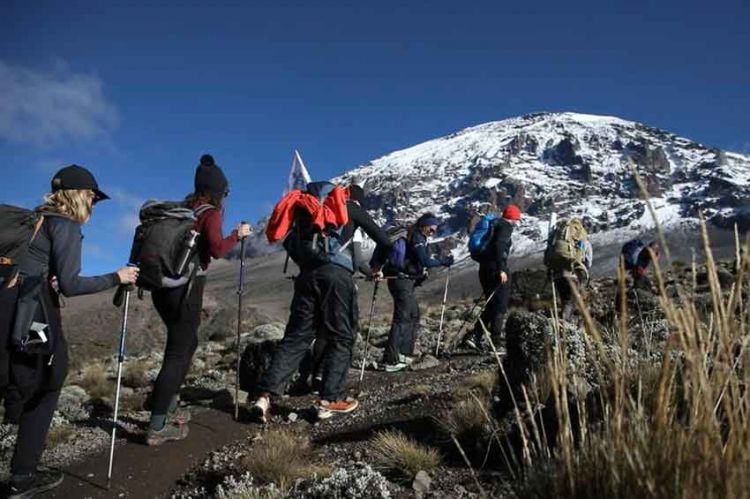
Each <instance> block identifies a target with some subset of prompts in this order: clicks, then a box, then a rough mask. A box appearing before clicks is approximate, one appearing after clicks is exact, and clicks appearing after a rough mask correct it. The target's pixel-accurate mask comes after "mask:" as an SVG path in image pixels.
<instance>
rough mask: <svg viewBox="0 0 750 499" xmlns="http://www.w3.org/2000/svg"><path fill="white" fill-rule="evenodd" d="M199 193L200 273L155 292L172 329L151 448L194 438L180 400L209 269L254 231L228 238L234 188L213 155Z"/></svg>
mask: <svg viewBox="0 0 750 499" xmlns="http://www.w3.org/2000/svg"><path fill="white" fill-rule="evenodd" d="M194 187H195V191H194V192H193V193H192V194H190V195H189V196H188V197H187V199H186V203H185V206H186V207H187V208H188V209H189V210H192V211H193V213H194V214H195V221H194V222H192V224H193V230H194V231H195V232H196V233H197V234H199V236H198V238H197V244H196V250H195V253H194V257H193V263H192V265H193V269H194V270H193V271H192V272H191V273H190V274H189V278H187V279H185V280H179V281H177V282H175V284H176V285H175V286H174V287H169V286H170V285H169V284H165V285H164V286H163V287H156V288H155V289H152V292H151V298H152V300H153V302H154V307H155V308H156V311H157V312H158V313H159V316H160V317H161V319H162V321H164V324H165V325H166V327H167V343H166V346H165V349H164V360H163V361H162V365H161V369H160V370H159V375H158V376H157V377H156V381H155V382H154V391H153V393H152V394H151V400H150V408H151V419H150V422H149V425H148V430H147V433H146V444H148V445H160V444H162V443H164V442H166V441H168V440H180V439H183V438H185V437H186V436H187V434H188V426H187V422H188V421H189V420H190V412H189V411H188V410H187V409H185V408H180V407H178V401H179V399H178V395H179V392H180V387H181V386H182V383H183V382H184V381H185V377H186V376H187V373H188V371H189V370H190V364H191V361H192V358H193V354H194V353H195V350H196V348H197V347H198V327H199V326H200V321H201V309H202V308H203V289H204V287H205V285H206V269H208V265H209V263H210V262H211V259H212V258H222V257H224V256H226V255H227V253H229V251H230V250H231V249H232V248H233V247H234V246H235V245H236V244H237V243H238V242H239V241H240V238H242V237H246V236H248V235H249V234H250V226H249V225H247V224H238V225H237V227H236V228H235V229H234V230H233V231H232V233H231V234H230V235H229V236H227V237H226V238H225V237H224V236H223V235H222V225H223V206H224V199H225V198H226V197H227V196H228V195H229V182H228V181H227V179H226V177H225V176H224V172H222V170H221V168H220V167H219V166H218V165H217V164H216V163H215V162H214V158H213V157H211V156H210V155H209V154H205V155H203V156H202V157H201V158H200V164H199V165H198V167H197V168H196V170H195V179H194ZM134 247H135V245H134ZM196 260H197V265H196V264H195V263H196ZM140 284H141V282H140V281H139V285H140Z"/></svg>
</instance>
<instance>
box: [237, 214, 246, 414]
mask: <svg viewBox="0 0 750 499" xmlns="http://www.w3.org/2000/svg"><path fill="white" fill-rule="evenodd" d="M240 223H242V224H244V223H246V222H244V221H243V222H240ZM246 240H247V237H243V238H242V239H241V240H240V283H239V286H238V287H237V368H236V369H235V373H234V374H235V377H234V420H235V421H239V419H240V358H241V355H240V341H241V340H240V334H241V332H240V331H241V329H242V294H243V293H244V292H245V241H246Z"/></svg>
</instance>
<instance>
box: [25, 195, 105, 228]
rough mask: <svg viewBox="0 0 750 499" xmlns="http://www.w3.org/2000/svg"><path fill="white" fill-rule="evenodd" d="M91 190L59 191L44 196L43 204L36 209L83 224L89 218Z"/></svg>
mask: <svg viewBox="0 0 750 499" xmlns="http://www.w3.org/2000/svg"><path fill="white" fill-rule="evenodd" d="M93 194H94V192H93V191H92V190H91V189H60V190H59V191H55V192H51V193H49V194H46V195H45V196H44V203H43V204H42V205H41V206H39V207H38V208H37V210H39V211H42V212H45V211H46V212H52V213H57V214H59V215H63V216H66V217H68V218H71V219H73V220H75V221H76V222H80V223H82V224H85V223H86V222H88V221H89V218H90V217H91V205H92V203H91V199H92V198H93Z"/></svg>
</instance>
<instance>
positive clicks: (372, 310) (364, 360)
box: [357, 281, 380, 391]
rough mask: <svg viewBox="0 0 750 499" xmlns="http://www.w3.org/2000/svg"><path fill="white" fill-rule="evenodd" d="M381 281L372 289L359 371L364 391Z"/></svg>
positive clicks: (360, 387)
mask: <svg viewBox="0 0 750 499" xmlns="http://www.w3.org/2000/svg"><path fill="white" fill-rule="evenodd" d="M379 285H380V281H375V287H374V288H373V290H372V303H371V304H370V318H369V319H368V321H367V336H366V337H365V351H364V353H363V355H362V369H361V370H360V372H359V386H358V387H357V390H358V391H362V380H363V379H364V378H365V365H366V364H367V350H368V347H369V346H370V330H371V329H372V316H373V315H374V314H375V300H376V299H377V297H378V286H379Z"/></svg>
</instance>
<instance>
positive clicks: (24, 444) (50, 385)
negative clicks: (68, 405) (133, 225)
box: [0, 165, 138, 498]
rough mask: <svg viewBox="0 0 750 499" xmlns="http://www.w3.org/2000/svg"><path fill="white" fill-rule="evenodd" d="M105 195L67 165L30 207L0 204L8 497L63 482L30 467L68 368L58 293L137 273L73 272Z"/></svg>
mask: <svg viewBox="0 0 750 499" xmlns="http://www.w3.org/2000/svg"><path fill="white" fill-rule="evenodd" d="M104 199H109V197H108V196H107V195H106V194H104V193H103V192H102V191H100V190H99V186H98V185H97V182H96V180H95V179H94V176H93V175H92V174H91V172H89V171H88V170H87V169H85V168H83V167H81V166H77V165H71V166H67V167H65V168H63V169H61V170H60V171H58V172H57V173H56V174H55V176H54V177H53V178H52V192H51V193H50V194H47V195H46V196H45V198H44V203H43V204H42V205H41V206H39V207H37V208H36V209H35V210H34V211H33V212H32V211H28V210H23V209H20V208H13V207H10V206H7V205H3V206H1V207H0V216H1V217H2V220H3V226H2V228H0V241H1V243H0V250H1V253H0V257H1V258H0V275H1V277H0V353H2V355H0V369H1V371H0V373H1V376H0V394H2V393H1V392H2V391H4V389H5V388H6V387H8V392H7V394H6V396H7V398H8V399H7V400H6V402H7V403H8V404H9V405H10V406H12V410H11V412H12V414H10V415H8V414H6V416H9V419H10V420H11V421H10V422H13V423H17V424H18V437H17V439H16V447H15V451H14V453H13V459H12V460H11V463H10V471H11V478H10V491H9V496H8V497H12V498H19V497H32V496H34V495H37V494H40V493H42V492H44V491H47V490H50V489H52V488H54V487H56V486H58V485H59V484H60V483H61V482H62V480H63V475H62V473H60V472H59V471H53V470H48V469H39V468H37V465H38V464H39V460H40V458H41V456H42V452H43V450H44V443H45V440H46V438H47V432H48V430H49V426H50V423H51V421H52V416H53V414H54V412H55V408H56V407H57V401H58V397H59V396H60V390H61V388H62V386H63V383H64V381H65V378H66V376H67V373H68V346H67V343H66V341H65V337H64V336H63V331H62V322H61V318H60V295H63V296H78V295H86V294H92V293H97V292H99V291H103V290H106V289H109V288H113V287H115V286H117V285H118V284H130V283H133V282H135V280H136V278H137V276H138V268H136V267H123V268H121V269H120V270H118V271H117V272H112V273H110V274H105V275H100V276H95V277H83V276H81V275H79V274H80V272H81V242H82V239H83V236H82V235H81V226H82V225H83V224H85V223H86V222H88V220H89V218H90V217H91V213H92V210H93V207H94V204H96V203H97V202H98V201H102V200H104ZM10 408H11V407H9V409H10Z"/></svg>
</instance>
